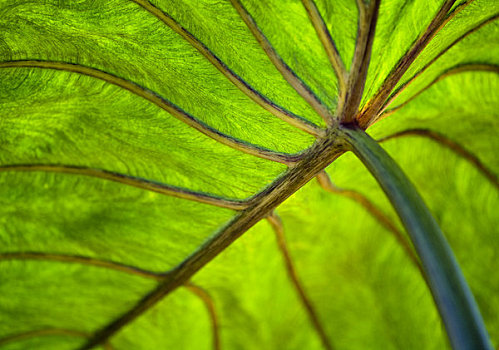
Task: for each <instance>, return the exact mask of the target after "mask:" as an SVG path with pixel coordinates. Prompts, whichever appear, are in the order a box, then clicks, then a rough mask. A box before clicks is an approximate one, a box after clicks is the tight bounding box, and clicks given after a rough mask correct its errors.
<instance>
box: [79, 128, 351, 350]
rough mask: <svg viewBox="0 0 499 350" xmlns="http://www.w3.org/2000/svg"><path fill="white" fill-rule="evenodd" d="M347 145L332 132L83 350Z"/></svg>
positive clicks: (166, 290) (176, 283) (188, 273)
mask: <svg viewBox="0 0 499 350" xmlns="http://www.w3.org/2000/svg"><path fill="white" fill-rule="evenodd" d="M344 142H345V141H344V139H342V138H341V137H339V131H338V130H336V129H333V130H328V137H326V138H324V139H319V140H318V141H317V142H316V143H315V144H314V145H313V146H312V147H311V148H310V149H309V150H307V151H306V152H305V153H304V158H303V159H301V160H300V161H299V163H298V164H297V165H296V166H294V167H290V168H289V169H288V171H287V172H286V173H284V174H283V175H282V176H280V177H279V178H278V179H276V180H275V181H274V182H273V183H271V184H270V185H269V186H268V187H267V188H265V189H264V190H263V191H262V192H260V193H259V194H258V195H257V196H255V200H254V201H252V204H251V206H250V207H248V208H247V209H245V210H243V211H241V212H239V214H238V215H236V216H235V217H234V218H233V219H232V220H231V221H230V222H229V223H227V224H226V225H225V226H224V227H223V228H221V229H220V230H219V231H218V232H217V233H216V234H215V235H214V236H213V237H211V238H210V239H209V240H207V241H206V242H205V243H204V244H203V245H202V246H201V247H200V248H199V249H197V250H196V251H194V252H193V253H192V254H191V255H190V256H188V257H187V258H186V259H185V260H184V261H183V262H182V263H180V264H179V265H178V266H177V267H176V268H175V269H173V270H171V271H170V272H169V275H168V278H167V279H164V280H163V281H161V282H160V283H159V284H158V286H157V288H155V289H154V290H152V291H150V292H149V293H147V294H145V295H144V296H143V297H142V298H141V299H140V300H139V301H138V302H137V303H136V304H135V305H134V306H133V307H131V308H130V309H128V310H127V311H125V312H123V313H122V314H121V315H119V316H118V317H116V318H115V319H113V320H111V321H110V322H109V323H108V324H107V325H105V326H104V327H102V328H100V329H99V330H98V331H96V332H95V333H94V335H93V336H92V337H91V338H90V339H89V341H88V342H87V343H86V344H85V345H83V346H82V347H81V348H80V350H89V349H92V348H94V347H95V346H98V345H99V344H101V343H102V342H105V341H107V339H110V338H111V337H112V336H113V335H114V334H116V333H117V332H119V331H120V330H121V329H122V328H123V327H125V326H126V325H127V324H130V323H131V322H133V321H134V320H135V319H136V318H137V317H139V316H140V315H142V314H143V313H144V312H146V311H147V310H149V309H150V308H152V307H154V305H156V304H157V303H158V302H160V301H161V300H163V298H164V297H166V296H167V295H168V294H170V293H171V292H172V291H174V290H175V289H177V288H178V287H180V286H182V285H183V284H184V283H186V282H187V281H188V280H190V278H191V277H192V276H193V275H194V274H195V273H196V272H197V271H199V270H200V269H201V268H202V267H203V266H205V265H206V264H207V263H208V262H210V261H211V260H213V259H214V258H215V257H216V256H217V255H218V254H220V253H221V252H222V251H223V250H224V249H225V248H227V247H228V246H229V245H230V244H232V243H233V242H234V241H235V240H236V239H238V238H239V237H240V236H241V235H243V234H244V232H246V231H247V230H248V229H249V228H251V227H252V226H253V225H255V224H256V223H257V222H259V221H260V220H261V219H263V218H264V217H265V216H267V215H268V213H269V212H270V211H271V210H273V209H274V208H275V207H277V206H278V205H279V204H280V203H282V202H283V201H284V200H286V199H287V198H288V197H289V196H290V195H291V194H292V193H294V192H296V191H297V190H298V189H299V188H301V187H302V186H303V185H305V184H306V183H307V182H309V181H310V180H311V179H312V178H313V177H314V176H315V175H316V174H317V173H318V172H319V171H321V170H322V169H324V168H325V167H326V166H327V165H329V164H330V163H331V162H333V161H334V160H335V159H336V158H338V157H339V156H340V155H341V154H343V153H344V152H345V147H346V145H345V143H344Z"/></svg>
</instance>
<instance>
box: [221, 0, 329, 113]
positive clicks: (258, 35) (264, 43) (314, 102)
mask: <svg viewBox="0 0 499 350" xmlns="http://www.w3.org/2000/svg"><path fill="white" fill-rule="evenodd" d="M230 2H231V3H232V5H233V6H234V8H235V9H236V11H237V12H238V13H239V16H240V17H241V18H242V20H243V21H244V23H246V25H247V26H248V29H249V30H250V31H251V33H252V34H253V36H254V37H255V39H256V40H257V41H258V43H259V44H260V46H261V47H262V49H263V50H264V51H265V53H266V54H267V56H268V57H269V59H270V61H271V62H272V63H273V64H274V66H275V67H276V68H277V70H278V71H279V72H280V73H281V75H282V76H283V77H284V79H285V80H286V81H287V82H288V83H289V84H290V85H291V86H292V87H293V88H294V89H295V90H296V92H298V94H299V95H300V96H302V97H303V98H304V99H305V101H307V102H308V103H309V104H310V106H312V108H313V109H314V110H315V111H316V112H317V113H318V114H319V115H320V116H321V117H322V119H324V121H326V123H329V121H331V120H332V115H331V113H330V112H329V111H328V109H327V107H326V106H325V105H324V104H323V103H322V102H321V101H320V100H319V98H318V97H317V96H316V95H315V94H314V93H313V91H312V90H311V89H310V87H308V86H307V85H306V84H305V83H304V82H303V81H302V80H301V79H300V78H299V77H298V76H297V75H296V73H295V72H294V71H293V70H292V69H291V68H290V67H289V66H288V65H287V64H286V63H285V62H284V61H283V60H282V58H281V57H280V56H279V54H278V53H277V52H276V51H275V49H274V47H273V46H272V44H271V43H270V42H269V40H268V39H267V37H266V36H265V34H263V32H262V31H261V30H260V28H259V27H258V25H257V24H256V22H255V20H254V19H253V17H252V16H251V15H250V14H249V12H248V11H247V10H246V9H245V8H244V6H243V5H242V4H241V3H240V2H239V0H230Z"/></svg>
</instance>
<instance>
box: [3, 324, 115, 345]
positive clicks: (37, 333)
mask: <svg viewBox="0 0 499 350" xmlns="http://www.w3.org/2000/svg"><path fill="white" fill-rule="evenodd" d="M54 335H55V336H57V335H62V336H71V337H81V338H88V337H89V334H88V333H85V332H80V331H75V330H71V329H63V328H46V329H39V330H33V331H27V332H22V333H16V334H12V335H9V336H7V337H4V338H2V339H0V346H3V345H7V344H9V343H13V342H16V341H22V340H25V339H31V338H35V337H46V336H54ZM102 347H103V348H104V349H105V350H114V348H113V347H112V346H111V344H109V343H104V344H102Z"/></svg>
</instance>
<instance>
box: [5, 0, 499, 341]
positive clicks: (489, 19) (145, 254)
mask: <svg viewBox="0 0 499 350" xmlns="http://www.w3.org/2000/svg"><path fill="white" fill-rule="evenodd" d="M231 2H232V3H231ZM304 3H310V2H308V1H303V3H302V2H301V1H298V0H286V1H281V0H272V1H258V0H244V1H241V2H238V1H229V0H223V1H219V0H216V1H215V0H195V1H194V0H192V1H191V0H151V2H149V1H148V0H135V1H133V0H109V1H107V0H106V1H103V0H97V1H90V0H87V1H83V0H81V1H60V0H43V1H41V0H36V1H28V0H0V349H2V350H3V349H5V350H7V349H8V350H13V349H41V350H43V349H68V350H69V349H78V348H84V346H85V345H84V344H86V343H87V342H88V341H89V339H99V336H100V335H101V334H102V330H105V329H106V327H107V326H108V325H109V324H112V323H113V322H115V321H116V320H117V319H120V317H122V316H123V315H125V314H126V313H127V312H128V310H132V309H133V308H134V307H135V305H137V303H138V302H139V300H141V299H143V298H144V296H145V295H147V294H148V293H150V292H151V291H152V290H154V289H155V288H156V287H157V285H158V284H160V283H162V282H161V281H164V280H165V279H168V278H169V277H168V276H169V275H168V273H169V272H171V271H176V270H178V269H179V268H180V269H181V268H182V266H183V264H184V262H185V261H186V259H189V257H190V256H192V254H195V252H197V253H201V254H202V253H203V250H204V249H206V248H205V247H204V246H203V244H205V243H207V242H210V241H211V240H213V239H216V237H217V233H218V232H221V231H222V230H224V228H227V227H230V226H231V225H233V223H234V222H235V221H237V218H238V216H237V215H239V214H238V211H240V210H241V208H239V207H237V205H240V204H241V203H243V205H244V203H245V202H244V201H245V200H246V199H248V198H251V197H252V196H255V195H256V196H257V197H256V200H264V199H262V197H258V193H260V192H262V191H265V188H268V186H271V184H272V183H274V182H275V181H276V179H278V178H279V177H280V176H282V175H283V174H285V172H286V169H287V166H286V164H283V162H276V161H273V160H272V159H270V160H269V159H268V158H269V157H271V158H272V157H274V156H275V155H277V157H281V158H280V159H288V158H289V157H292V155H295V154H300V153H302V152H305V153H306V152H307V149H309V147H311V146H312V144H313V143H314V141H315V137H314V135H313V132H310V130H319V131H320V130H321V129H324V128H325V127H326V122H325V121H324V120H323V119H322V118H321V116H320V115H319V113H318V112H317V110H316V109H314V106H313V104H312V105H311V104H310V103H308V102H310V101H308V102H307V98H304V97H303V96H301V95H300V94H299V93H297V91H296V90H295V89H294V88H293V83H291V84H290V83H289V82H287V81H286V79H285V78H284V77H283V75H282V74H281V73H282V72H280V71H279V68H276V65H275V64H274V63H275V62H272V59H271V58H269V55H268V52H266V51H265V50H264V48H265V44H264V45H263V46H262V41H261V40H260V41H258V40H257V39H256V38H255V35H254V34H255V33H252V31H251V26H248V23H245V18H244V15H241V11H239V12H238V11H237V8H238V6H243V7H242V8H243V9H244V11H247V14H249V15H250V16H251V21H252V23H253V24H254V25H255V26H257V27H258V29H259V30H260V31H261V33H262V34H263V35H264V36H265V38H266V40H267V42H268V43H270V45H272V47H273V49H274V50H275V52H276V53H277V54H278V55H279V57H280V59H281V60H282V61H281V62H285V64H286V66H287V67H289V69H290V70H292V71H293V72H294V73H293V74H294V76H295V78H298V80H299V81H301V82H302V83H303V84H304V85H306V86H307V88H308V91H309V93H310V95H312V96H315V98H316V99H317V101H320V102H321V103H322V104H321V106H324V107H325V109H326V110H327V111H329V112H330V113H331V115H332V116H334V117H336V115H337V112H338V108H339V107H338V106H339V103H340V101H341V96H339V94H338V90H339V88H340V86H341V82H340V80H339V79H338V75H337V74H336V73H335V70H334V69H333V67H332V65H331V64H330V61H329V58H328V55H327V54H326V51H325V50H324V47H323V43H321V40H320V38H319V36H318V35H317V33H316V29H315V28H314V25H313V23H312V22H311V20H310V18H309V15H308V14H307V10H306V7H305V6H304ZM358 3H361V4H363V2H362V0H359V1H358ZM449 4H451V6H450V11H448V13H447V14H445V13H444V15H445V16H446V17H445V23H443V24H445V25H444V26H442V27H441V28H439V29H438V30H437V31H436V32H435V33H434V34H435V35H434V38H433V39H432V40H430V41H429V43H428V44H427V45H426V47H425V49H424V50H423V51H422V52H421V53H420V54H419V55H418V57H417V58H415V60H414V62H413V63H412V65H411V66H410V67H409V68H408V69H407V71H406V72H405V74H403V76H402V77H401V79H400V81H398V83H397V84H396V85H395V86H393V88H394V90H393V94H392V95H390V96H389V98H388V101H389V102H390V104H387V105H386V106H384V107H383V108H384V113H383V114H381V115H380V116H379V118H377V119H378V120H376V123H374V122H373V123H372V125H371V126H370V128H369V129H368V132H369V133H370V134H371V135H372V136H373V137H375V138H377V139H380V140H382V146H383V147H384V148H385V149H386V150H387V151H388V152H389V153H390V154H391V155H392V156H393V157H394V159H395V160H396V161H397V162H398V163H399V164H400V165H401V167H402V168H403V169H404V171H405V172H406V173H407V174H408V176H409V177H410V179H411V180H412V181H413V182H414V183H415V185H416V187H417V188H418V190H419V191H420V192H421V194H422V196H423V197H424V199H425V201H426V202H427V204H428V206H429V207H430V209H431V211H432V212H433V214H434V216H435V218H436V219H437V221H438V223H439V224H440V225H441V227H442V230H443V231H444V233H445V234H446V237H447V239H448V240H449V242H450V244H451V246H452V248H453V249H454V250H455V254H456V256H457V258H458V261H459V263H460V264H461V266H462V269H463V271H464V274H465V276H466V278H467V280H468V282H469V284H470V286H471V289H472V290H473V293H474V294H475V297H476V299H477V302H478V304H479V306H480V309H481V311H482V314H483V316H484V319H485V322H486V325H487V328H488V331H489V333H490V335H491V338H492V342H493V343H494V345H495V346H497V345H498V344H499V318H498V316H497V315H498V313H499V297H498V293H497V291H499V275H498V274H497V273H496V266H497V258H498V254H499V240H498V239H497V233H498V231H497V227H498V225H499V217H498V214H497V213H498V208H499V196H498V192H497V189H498V182H497V173H498V172H499V161H498V156H497V150H498V149H499V141H498V138H497V130H498V129H499V113H498V111H499V100H498V98H497V91H499V76H498V74H497V73H498V71H499V62H498V59H499V35H498V25H499V22H498V21H497V15H498V13H499V3H498V2H497V1H493V0H474V1H473V0H467V1H455V2H452V1H447V2H445V1H441V0H440V1H423V0H413V1H408V0H396V1H395V0H392V1H389V0H383V1H381V5H380V8H379V16H378V22H377V26H376V34H375V37H374V41H373V47H372V54H371V59H370V64H369V70H368V72H367V78H366V85H365V89H364V94H363V96H362V102H361V106H360V107H361V108H364V109H368V108H369V106H370V103H371V102H372V101H373V100H374V99H375V96H376V94H377V93H378V92H379V91H380V89H383V86H384V83H385V81H386V79H387V77H388V76H389V75H390V72H392V71H393V70H394V69H395V67H396V66H397V64H398V62H400V60H401V59H402V58H403V57H406V56H405V55H406V53H407V52H409V50H410V49H411V47H412V45H413V44H414V42H415V41H416V40H417V39H418V38H420V37H421V36H423V35H424V33H425V31H426V30H427V27H428V26H429V25H430V24H431V23H432V21H433V20H434V18H435V17H437V16H438V13H439V10H440V8H442V6H445V5H449ZM315 6H316V8H317V10H318V12H319V13H320V15H321V17H322V19H323V21H324V23H325V25H326V27H327V29H328V30H329V33H330V34H331V37H332V39H333V40H334V42H335V44H336V48H337V51H338V52H339V55H340V58H341V59H340V61H341V62H342V64H343V65H344V67H346V69H347V70H349V69H351V67H352V60H353V57H354V50H355V41H356V36H357V24H358V21H359V14H358V9H357V4H356V2H355V1H354V0H334V1H333V0H316V1H315ZM247 20H248V19H247V18H246V22H247ZM252 94H253V95H252ZM310 95H309V96H310ZM255 96H256V97H255ZM158 101H159V102H158ZM165 101H166V102H165ZM165 106H167V107H165ZM168 106H170V107H168ZM171 106H174V107H173V108H174V109H175V111H172V110H171V109H168V108H171ZM276 110H279V111H281V112H279V113H281V114H282V113H283V112H282V111H284V114H287V115H291V116H292V118H294V119H293V120H298V123H299V124H300V125H302V127H301V128H297V127H296V126H294V125H293V123H288V122H286V121H285V120H282V119H279V118H278V117H277V116H276V115H275V114H276V113H277V112H275V111H276ZM179 111H180V112H179ZM182 113H183V114H182ZM179 114H180V115H184V116H185V115H187V116H190V117H192V118H195V123H197V124H196V125H198V126H199V125H201V127H197V126H194V127H193V125H192V124H190V125H188V123H186V122H185V120H182V118H180V119H179ZM199 128H201V129H203V128H205V129H209V130H211V131H210V132H212V134H210V133H209V132H208V135H207V134H206V132H205V133H203V132H200V130H199ZM304 129H308V130H309V131H307V130H304ZM213 133H215V134H216V135H215V137H213ZM220 134H223V135H225V136H221V138H222V139H223V140H232V141H228V143H229V144H227V142H226V143H225V144H224V142H225V141H223V140H222V142H220V137H219V136H217V135H220ZM217 137H218V139H217ZM234 140H235V141H234ZM231 142H232V143H231ZM234 144H237V145H239V146H234ZM240 145H242V146H240ZM248 149H250V151H248ZM251 150H256V151H251ZM262 150H263V151H262ZM252 152H253V153H252ZM255 152H256V153H257V154H256V155H258V154H260V152H263V153H265V154H270V156H269V157H263V158H262V157H258V156H255V154H254V153H255ZM274 160H275V159H274ZM284 163H285V162H284ZM56 167H58V168H56ZM57 169H59V170H57ZM60 169H65V170H64V171H60ZM68 169H69V170H71V169H72V170H71V171H69V170H68ZM83 169H87V170H88V169H94V170H95V169H98V170H95V171H94V173H92V174H88V173H85V171H84V170H83ZM92 171H93V170H92ZM102 171H105V172H106V174H111V173H112V174H121V175H120V176H121V177H120V179H121V180H123V176H128V177H127V178H130V179H132V177H133V179H139V180H137V181H139V182H140V183H144V182H145V181H149V182H148V183H151V182H154V183H161V184H166V185H168V186H173V188H174V191H176V190H178V189H183V190H186V191H191V192H192V193H194V196H198V195H201V196H204V195H206V196H209V197H210V198H214V201H215V202H217V201H220V200H221V199H225V200H227V202H228V203H235V204H234V205H235V207H231V206H230V205H229V206H227V205H221V206H216V205H211V204H207V203H200V202H198V201H196V200H190V199H185V198H177V197H175V196H169V195H164V194H162V193H157V192H154V191H150V190H147V189H144V188H137V187H134V186H130V181H131V180H130V181H128V180H127V181H128V182H127V181H125V182H126V183H125V182H124V181H121V180H120V181H121V182H116V181H109V179H106V178H103V177H105V176H103V175H102V174H104V173H103V172H102ZM96 173H97V174H100V175H99V176H95V174H96ZM327 173H328V174H329V176H330V178H331V179H332V181H333V182H334V184H335V185H336V186H338V188H341V189H348V190H352V191H355V193H356V194H355V195H352V193H354V192H345V191H343V192H341V191H336V192H335V193H331V192H328V191H325V190H324V189H323V188H321V186H320V185H319V182H317V181H316V180H312V181H310V182H309V183H308V184H307V185H305V186H304V187H303V188H301V189H300V190H299V191H298V192H296V193H295V194H294V195H293V196H291V197H290V198H289V199H288V200H287V201H286V202H284V203H283V204H282V205H280V206H279V207H278V208H277V210H276V212H277V213H278V214H279V216H280V220H281V221H282V223H283V225H282V227H276V226H275V225H272V223H274V224H275V221H272V220H273V219H272V218H271V219H270V220H267V219H263V220H261V221H260V222H259V223H258V224H256V225H255V226H254V227H252V228H251V229H250V230H249V231H248V232H246V233H245V234H244V235H243V236H242V237H241V238H239V239H238V240H237V241H235V242H234V243H233V244H232V245H230V246H229V247H227V249H225V250H224V251H223V252H222V253H221V254H220V255H218V256H217V257H216V258H215V259H213V260H212V261H211V262H209V263H208V264H207V265H206V266H205V267H203V268H202V269H201V270H200V271H199V272H198V273H196V274H195V275H194V276H193V277H192V278H190V282H187V283H186V284H184V285H183V286H180V287H179V288H177V289H174V290H173V291H171V292H169V293H165V294H166V295H163V296H161V298H160V300H159V301H157V303H153V304H151V305H150V306H148V307H147V308H145V309H144V310H143V312H141V314H140V315H138V316H137V317H134V318H133V319H132V318H131V319H130V320H129V321H126V322H125V324H124V325H123V327H121V328H120V329H119V330H117V331H116V332H114V333H113V334H111V335H110V337H108V338H104V337H103V338H102V339H101V340H100V341H99V342H98V346H97V347H96V348H99V347H100V349H104V350H106V349H107V350H109V349H116V350H120V349H123V350H128V349H144V350H146V349H170V348H172V349H290V350H291V349H296V350H298V349H322V348H326V349H327V348H331V349H332V348H335V349H442V348H446V347H448V343H447V339H446V336H445V331H444V329H443V326H442V325H441V321H440V318H439V315H438V313H437V311H436V308H435V306H434V304H433V301H432V298H431V295H430V293H429V291H428V288H427V286H426V284H425V282H424V279H423V278H422V276H421V273H420V271H419V269H418V268H417V262H416V263H415V261H414V260H412V259H411V252H412V248H411V246H410V245H409V244H408V243H407V238H406V235H405V233H403V229H402V228H401V225H400V223H399V222H398V220H397V218H396V214H395V212H394V211H393V209H391V207H390V205H389V202H388V201H387V200H386V198H385V197H384V195H383V193H382V191H381V190H380V189H379V187H378V185H377V184H376V182H375V180H374V179H373V178H372V177H371V176H370V175H369V173H368V172H367V170H365V168H364V167H363V166H362V164H361V163H360V161H358V160H357V159H356V158H355V157H354V156H353V155H352V154H351V153H346V154H344V155H342V156H341V157H340V158H339V159H338V160H337V161H335V162H334V163H332V164H331V165H330V166H329V167H328V168H327ZM89 175H90V176H89ZM115 180H116V178H115ZM139 187H140V186H139ZM333 192H334V191H333ZM263 197H265V196H263ZM196 198H197V197H196ZM352 198H354V199H352ZM359 198H363V199H362V200H359ZM366 201H368V202H369V203H371V207H370V208H371V210H366V203H367V202H366ZM224 203H225V202H224ZM373 205H374V206H375V207H376V208H377V210H378V211H377V213H378V214H381V216H382V218H380V215H376V214H375V213H374V212H373V210H372V208H373V207H372V206H373ZM273 218H274V220H276V218H277V217H273ZM386 222H389V223H390V224H389V225H388V226H387V224H386ZM390 225H391V226H390ZM279 230H280V233H281V234H283V235H284V239H285V247H284V248H283V244H282V238H283V237H282V236H279V234H278V231H279ZM394 232H395V233H394ZM397 232H398V234H399V236H398V238H397ZM279 237H280V238H281V244H278V242H279ZM404 242H405V244H406V245H405V248H404ZM290 266H291V267H290ZM293 274H294V277H295V279H294V280H293ZM297 281H298V282H297ZM300 289H301V292H302V293H301V294H300ZM304 299H305V301H304Z"/></svg>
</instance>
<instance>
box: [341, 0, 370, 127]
mask: <svg viewBox="0 0 499 350" xmlns="http://www.w3.org/2000/svg"><path fill="white" fill-rule="evenodd" d="M379 5H380V0H371V2H370V3H369V5H366V4H365V3H364V1H363V0H357V7H358V9H359V24H358V29H357V40H356V43H355V50H354V56H353V62H352V67H351V70H350V73H349V76H348V84H347V92H346V94H345V95H344V96H343V100H342V101H340V104H339V112H338V113H339V116H340V120H341V121H342V122H343V123H345V124H347V123H351V122H352V121H353V120H354V119H355V117H356V115H357V111H358V109H359V105H360V102H361V99H362V93H363V92H364V85H365V82H366V77H367V70H368V68H369V62H370V59H371V49H372V44H373V41H374V33H375V31H376V23H377V21H378V11H379Z"/></svg>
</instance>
